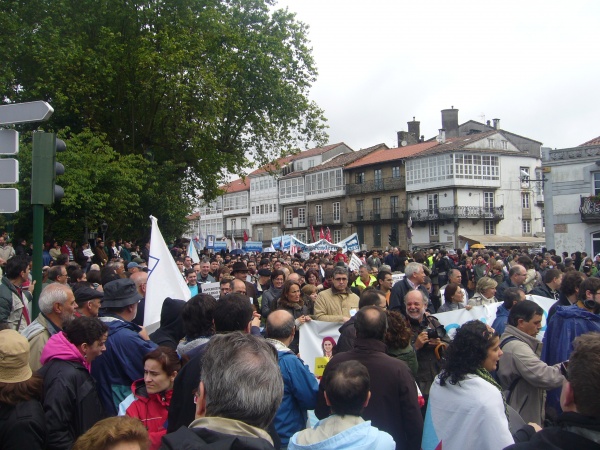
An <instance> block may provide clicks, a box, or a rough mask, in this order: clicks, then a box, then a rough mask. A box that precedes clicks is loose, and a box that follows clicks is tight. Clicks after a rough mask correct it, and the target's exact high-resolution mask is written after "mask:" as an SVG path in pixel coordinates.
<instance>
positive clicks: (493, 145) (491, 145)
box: [488, 139, 496, 148]
mask: <svg viewBox="0 0 600 450" xmlns="http://www.w3.org/2000/svg"><path fill="white" fill-rule="evenodd" d="M495 146H496V141H495V140H494V139H488V147H489V148H494V147H495Z"/></svg>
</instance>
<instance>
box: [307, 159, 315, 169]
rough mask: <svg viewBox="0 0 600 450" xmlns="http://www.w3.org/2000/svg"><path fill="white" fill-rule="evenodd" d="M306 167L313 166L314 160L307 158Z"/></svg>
mask: <svg viewBox="0 0 600 450" xmlns="http://www.w3.org/2000/svg"><path fill="white" fill-rule="evenodd" d="M308 167H309V168H311V167H315V161H314V160H312V159H309V160H308Z"/></svg>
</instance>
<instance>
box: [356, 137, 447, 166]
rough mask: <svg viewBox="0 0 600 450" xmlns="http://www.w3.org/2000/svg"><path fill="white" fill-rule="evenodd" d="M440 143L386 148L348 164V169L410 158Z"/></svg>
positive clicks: (422, 143)
mask: <svg viewBox="0 0 600 450" xmlns="http://www.w3.org/2000/svg"><path fill="white" fill-rule="evenodd" d="M437 144H438V143H437V142H436V141H432V142H421V143H419V144H414V145H408V146H406V147H399V148H390V149H388V148H384V149H381V150H378V151H376V152H373V153H370V154H368V155H367V156H365V157H364V158H361V159H359V160H357V161H354V162H353V163H352V164H348V165H347V166H346V169H353V168H355V167H362V166H369V165H371V164H380V163H383V162H386V161H393V160H396V159H402V158H408V157H409V156H413V155H416V154H417V153H421V152H423V151H425V150H427V149H429V148H431V147H433V146H435V145H437Z"/></svg>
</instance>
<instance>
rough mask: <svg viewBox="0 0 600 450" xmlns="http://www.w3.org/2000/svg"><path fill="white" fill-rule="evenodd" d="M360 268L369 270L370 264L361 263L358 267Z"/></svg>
mask: <svg viewBox="0 0 600 450" xmlns="http://www.w3.org/2000/svg"><path fill="white" fill-rule="evenodd" d="M360 269H367V270H369V266H367V265H366V264H361V265H360V266H359V267H358V270H360Z"/></svg>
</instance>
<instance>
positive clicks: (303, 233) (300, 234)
mask: <svg viewBox="0 0 600 450" xmlns="http://www.w3.org/2000/svg"><path fill="white" fill-rule="evenodd" d="M296 238H297V239H298V240H299V241H300V242H306V231H299V232H297V233H296Z"/></svg>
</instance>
